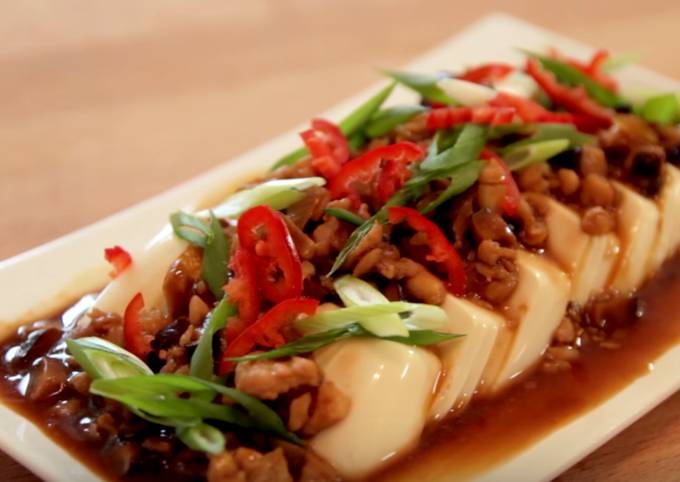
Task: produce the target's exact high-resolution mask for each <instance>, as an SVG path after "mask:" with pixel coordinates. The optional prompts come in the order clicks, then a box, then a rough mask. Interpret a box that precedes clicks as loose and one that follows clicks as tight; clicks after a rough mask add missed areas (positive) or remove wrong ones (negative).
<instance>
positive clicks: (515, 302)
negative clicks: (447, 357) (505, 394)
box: [491, 251, 571, 391]
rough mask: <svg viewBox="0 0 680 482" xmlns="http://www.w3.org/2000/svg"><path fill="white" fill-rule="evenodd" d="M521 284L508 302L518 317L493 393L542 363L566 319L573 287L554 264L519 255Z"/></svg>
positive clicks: (509, 308) (526, 254) (526, 255)
mask: <svg viewBox="0 0 680 482" xmlns="http://www.w3.org/2000/svg"><path fill="white" fill-rule="evenodd" d="M517 264H518V267H519V283H518V285H517V289H516V290H515V292H514V293H513V295H512V296H511V297H510V300H509V302H508V313H511V314H512V316H514V317H516V320H517V327H516V328H515V332H514V335H513V336H512V341H511V342H510V343H509V346H508V348H507V354H506V355H505V356H503V355H502V353H501V350H499V353H498V356H500V357H501V359H502V360H503V362H502V366H501V368H500V371H499V373H498V375H497V376H496V377H495V380H494V381H493V382H492V383H493V385H492V387H491V390H492V391H497V390H499V389H501V388H503V387H505V386H506V385H507V384H508V383H509V382H511V381H512V380H514V379H515V378H516V377H518V376H519V375H521V374H522V373H523V372H525V371H526V370H527V369H528V368H530V367H531V366H532V365H533V364H534V363H536V362H537V361H538V359H539V358H540V357H541V355H542V354H543V352H544V351H545V349H546V348H547V347H548V345H549V344H550V341H551V339H552V336H553V333H554V331H555V330H556V329H557V327H558V325H559V324H560V321H561V320H562V317H563V316H564V313H565V310H566V308H567V302H568V301H569V294H570V289H571V283H570V281H569V278H568V277H567V275H566V274H565V273H564V272H563V271H562V270H561V269H560V268H559V267H558V266H557V265H556V264H555V263H553V262H551V261H549V260H547V259H545V258H542V257H541V256H538V255H535V254H532V253H529V252H526V251H519V252H518V253H517Z"/></svg>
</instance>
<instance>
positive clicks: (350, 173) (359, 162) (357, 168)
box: [330, 142, 425, 199]
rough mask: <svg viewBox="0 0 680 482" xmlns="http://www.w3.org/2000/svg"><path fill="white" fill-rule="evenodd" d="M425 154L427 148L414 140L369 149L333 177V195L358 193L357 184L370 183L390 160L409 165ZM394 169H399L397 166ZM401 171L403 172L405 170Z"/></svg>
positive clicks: (340, 195) (334, 196)
mask: <svg viewBox="0 0 680 482" xmlns="http://www.w3.org/2000/svg"><path fill="white" fill-rule="evenodd" d="M424 156H425V150H424V149H423V148H422V147H420V146H419V145H418V144H414V143H413V142H397V143H396V144H391V145H389V146H383V147H378V148H376V149H373V150H371V151H368V152H366V153H365V154H363V155H361V156H359V157H357V158H356V159H352V160H351V161H349V162H348V163H347V164H345V165H344V166H343V168H342V169H341V170H340V172H338V174H337V175H336V176H335V177H334V178H333V180H332V181H331V183H330V190H331V196H332V197H333V199H338V198H341V197H343V196H348V195H349V196H351V195H356V194H357V191H356V187H355V185H356V184H368V183H370V182H371V180H372V179H373V178H374V177H375V176H376V175H377V174H378V173H379V170H380V168H381V167H384V166H386V165H387V164H389V163H390V162H393V163H396V164H401V165H403V166H407V165H408V164H411V163H413V162H417V161H420V160H421V159H422V158H423V157H424ZM392 170H393V171H395V172H396V171H398V169H397V168H396V167H395V168H392ZM400 172H402V173H403V171H400ZM395 185H396V181H395Z"/></svg>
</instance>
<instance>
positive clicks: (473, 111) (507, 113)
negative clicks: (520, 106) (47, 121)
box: [427, 106, 517, 130]
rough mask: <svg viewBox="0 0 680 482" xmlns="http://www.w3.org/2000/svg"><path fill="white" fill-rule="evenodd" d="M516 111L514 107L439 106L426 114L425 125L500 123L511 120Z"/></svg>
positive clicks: (436, 128)
mask: <svg viewBox="0 0 680 482" xmlns="http://www.w3.org/2000/svg"><path fill="white" fill-rule="evenodd" d="M516 113H517V111H516V110H515V109H514V107H505V106H503V107H495V106H482V107H440V108H437V109H432V110H431V111H430V113H429V114H428V115H427V127H428V129H431V130H439V129H449V128H451V127H454V126H457V125H461V124H468V123H473V124H488V125H492V126H495V125H501V124H509V123H510V122H512V121H513V118H514V117H515V114H516Z"/></svg>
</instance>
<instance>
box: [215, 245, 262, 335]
mask: <svg viewBox="0 0 680 482" xmlns="http://www.w3.org/2000/svg"><path fill="white" fill-rule="evenodd" d="M229 266H230V267H231V269H232V271H233V272H234V277H233V278H232V279H231V280H230V281H229V283H227V284H226V286H225V287H224V291H225V292H226V293H227V296H229V301H230V302H231V303H234V304H235V305H236V306H237V307H238V316H237V317H234V318H232V320H231V321H230V322H229V323H228V324H227V332H228V334H227V339H228V340H229V341H231V340H233V339H234V337H235V336H236V335H237V334H238V333H240V332H241V331H243V330H244V329H245V328H246V327H247V326H248V325H250V324H251V323H253V322H254V321H255V320H256V319H257V317H258V315H259V314H260V292H259V290H258V289H257V284H258V281H257V270H256V260H255V255H254V254H253V253H251V252H250V251H248V250H247V249H245V248H243V247H241V246H239V248H238V249H237V250H236V252H235V253H234V255H233V256H232V258H231V262H230V263H229Z"/></svg>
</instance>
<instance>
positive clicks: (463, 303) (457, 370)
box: [430, 296, 505, 420]
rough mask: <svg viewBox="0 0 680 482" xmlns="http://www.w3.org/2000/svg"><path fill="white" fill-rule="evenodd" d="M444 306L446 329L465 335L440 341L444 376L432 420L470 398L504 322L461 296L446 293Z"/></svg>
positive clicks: (434, 405) (463, 404)
mask: <svg viewBox="0 0 680 482" xmlns="http://www.w3.org/2000/svg"><path fill="white" fill-rule="evenodd" d="M442 308H443V309H444V310H445V311H446V313H447V314H448V316H449V325H448V326H447V327H446V329H445V330H446V331H448V332H450V333H459V334H462V335H465V336H464V337H462V338H459V339H455V340H451V341H449V342H447V343H445V344H442V345H440V348H439V352H440V357H439V358H440V360H441V362H442V371H443V373H444V376H443V377H442V378H441V379H440V380H439V386H438V389H437V393H436V395H435V398H434V400H433V402H432V407H431V408H430V418H431V419H433V420H439V419H441V418H442V417H444V416H445V415H446V414H447V413H449V412H450V411H452V410H458V409H461V408H463V407H464V406H465V405H466V404H467V403H468V402H469V401H470V398H471V397H472V396H473V395H474V394H475V391H476V390H477V386H478V384H479V382H480V380H481V378H482V372H483V370H484V367H486V364H487V362H488V361H489V357H490V355H491V351H492V349H493V347H494V345H495V343H496V339H497V337H498V333H499V331H501V330H502V329H503V327H504V324H505V320H504V319H503V317H501V316H500V315H498V314H497V313H494V312H493V311H490V310H487V309H485V308H482V307H480V306H478V305H476V304H474V303H472V302H470V301H468V300H465V299H462V298H454V297H453V296H447V298H446V301H445V302H444V304H443V305H442Z"/></svg>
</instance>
